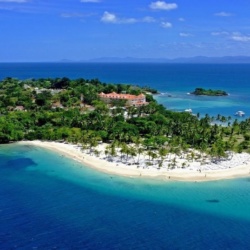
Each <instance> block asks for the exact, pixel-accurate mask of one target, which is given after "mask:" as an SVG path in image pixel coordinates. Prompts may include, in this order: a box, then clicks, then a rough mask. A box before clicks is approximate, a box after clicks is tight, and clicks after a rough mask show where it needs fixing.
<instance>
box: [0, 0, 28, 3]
mask: <svg viewBox="0 0 250 250" xmlns="http://www.w3.org/2000/svg"><path fill="white" fill-rule="evenodd" d="M0 2H1V3H2V2H4V3H27V2H28V0H0Z"/></svg>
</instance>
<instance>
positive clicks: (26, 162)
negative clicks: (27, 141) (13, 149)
mask: <svg viewBox="0 0 250 250" xmlns="http://www.w3.org/2000/svg"><path fill="white" fill-rule="evenodd" d="M31 166H32V167H34V166H37V164H36V163H35V162H34V161H33V160H32V159H30V158H17V159H13V160H8V161H6V162H5V163H4V164H3V167H5V168H8V169H15V170H19V169H23V168H27V167H31Z"/></svg>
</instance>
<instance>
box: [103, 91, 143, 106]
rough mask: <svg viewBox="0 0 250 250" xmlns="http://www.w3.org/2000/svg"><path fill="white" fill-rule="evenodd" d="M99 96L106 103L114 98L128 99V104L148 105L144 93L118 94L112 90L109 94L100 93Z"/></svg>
mask: <svg viewBox="0 0 250 250" xmlns="http://www.w3.org/2000/svg"><path fill="white" fill-rule="evenodd" d="M99 97H100V98H101V100H103V101H104V102H106V103H110V102H111V101H112V100H126V105H127V106H135V107H139V106H143V105H146V104H147V102H146V96H145V95H144V94H140V95H138V96H137V95H130V94H117V93H116V92H112V93H109V94H104V93H100V94H99Z"/></svg>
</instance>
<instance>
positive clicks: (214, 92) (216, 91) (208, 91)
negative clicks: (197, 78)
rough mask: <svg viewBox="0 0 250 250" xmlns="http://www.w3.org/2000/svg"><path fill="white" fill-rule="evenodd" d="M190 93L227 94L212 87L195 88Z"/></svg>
mask: <svg viewBox="0 0 250 250" xmlns="http://www.w3.org/2000/svg"><path fill="white" fill-rule="evenodd" d="M191 94H192V95H207V96H227V95H228V93H227V92H226V91H224V90H212V89H203V88H196V89H195V91H194V92H191Z"/></svg>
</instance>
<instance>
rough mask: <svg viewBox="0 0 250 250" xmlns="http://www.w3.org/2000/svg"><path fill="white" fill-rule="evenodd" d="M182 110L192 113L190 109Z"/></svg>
mask: <svg viewBox="0 0 250 250" xmlns="http://www.w3.org/2000/svg"><path fill="white" fill-rule="evenodd" d="M184 111H185V112H188V113H192V112H193V110H192V109H185V110H184Z"/></svg>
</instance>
